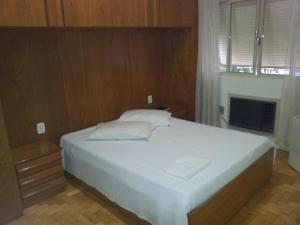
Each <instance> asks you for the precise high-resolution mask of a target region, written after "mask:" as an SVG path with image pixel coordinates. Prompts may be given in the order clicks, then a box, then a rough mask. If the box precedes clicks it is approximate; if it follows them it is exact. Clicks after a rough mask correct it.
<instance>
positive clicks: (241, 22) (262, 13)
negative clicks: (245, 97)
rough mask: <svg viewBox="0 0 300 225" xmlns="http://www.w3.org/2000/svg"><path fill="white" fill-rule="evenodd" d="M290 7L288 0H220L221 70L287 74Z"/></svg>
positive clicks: (288, 69)
mask: <svg viewBox="0 0 300 225" xmlns="http://www.w3.org/2000/svg"><path fill="white" fill-rule="evenodd" d="M291 7H292V2H291V0H227V1H226V0H221V6H220V10H221V12H220V30H219V52H220V61H221V70H222V71H227V72H238V73H250V74H256V75H260V74H271V75H272V74H276V75H289V74H290V62H289V60H288V55H289V40H290V23H291V21H290V19H291V17H290V16H289V13H290V10H291ZM298 70H299V72H298V74H299V75H300V68H299V69H298Z"/></svg>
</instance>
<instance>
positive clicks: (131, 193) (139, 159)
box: [61, 119, 273, 225]
mask: <svg viewBox="0 0 300 225" xmlns="http://www.w3.org/2000/svg"><path fill="white" fill-rule="evenodd" d="M94 129H95V128H94V127H93V128H89V129H85V130H82V131H79V132H74V133H71V134H67V135H64V136H63V137H62V139H61V146H62V149H63V150H62V155H63V164H64V168H65V170H66V171H68V172H69V173H71V174H73V175H74V176H76V177H77V178H79V179H81V180H83V181H84V182H86V183H87V184H89V185H90V186H93V187H95V188H96V189H98V190H99V191H100V192H101V193H102V194H104V195H105V196H106V197H108V198H109V199H110V200H112V201H114V202H116V203H117V204H118V205H120V206H121V207H123V208H125V209H127V210H129V211H131V212H134V213H135V214H136V215H138V216H139V217H140V218H143V219H145V220H147V221H149V222H150V223H151V224H152V225H187V224H188V220H187V214H188V213H189V212H190V211H192V210H194V209H195V208H197V207H199V206H201V205H202V204H203V203H204V202H205V201H206V200H208V199H209V198H210V197H211V196H212V195H213V194H215V193H216V192H217V191H218V190H220V189H221V188H222V187H223V186H225V185H226V184H227V183H229V182H230V181H231V180H232V179H234V178H235V177H236V176H238V175H239V174H240V173H241V172H242V171H244V170H245V169H246V168H247V167H249V166H250V165H251V164H252V163H254V162H255V161H256V160H257V159H258V158H259V157H261V156H262V155H263V154H264V153H265V152H266V151H267V150H269V149H270V148H271V147H273V144H272V143H271V142H270V141H269V140H268V139H267V138H265V137H262V136H257V135H253V134H247V133H242V132H238V131H230V130H225V129H219V128H214V127H209V126H204V125H200V124H196V123H192V122H187V121H183V120H179V119H172V125H171V127H169V128H167V127H166V128H157V129H156V130H155V131H154V132H153V134H152V137H151V138H150V141H119V142H118V141H102V142H101V141H87V136H88V134H90V132H91V131H93V130H94ZM190 155H192V156H195V157H199V158H203V159H207V160H210V164H209V166H208V167H207V168H205V169H203V170H202V171H200V172H199V173H198V174H196V175H195V176H194V177H192V178H191V179H189V180H187V181H186V180H181V179H178V178H176V177H174V176H171V175H168V174H167V173H166V172H165V170H166V169H167V168H169V167H170V165H172V162H174V161H175V160H176V159H179V158H184V157H187V156H190Z"/></svg>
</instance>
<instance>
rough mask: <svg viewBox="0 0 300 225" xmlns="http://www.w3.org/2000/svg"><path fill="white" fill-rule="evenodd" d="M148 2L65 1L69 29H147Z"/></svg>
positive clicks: (131, 0)
mask: <svg viewBox="0 0 300 225" xmlns="http://www.w3.org/2000/svg"><path fill="white" fill-rule="evenodd" d="M147 2H148V0H85V1H82V0H63V11H64V18H65V26H67V27H145V26H147V25H148V24H147V23H148V4H147Z"/></svg>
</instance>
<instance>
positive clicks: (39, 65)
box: [0, 1, 198, 148]
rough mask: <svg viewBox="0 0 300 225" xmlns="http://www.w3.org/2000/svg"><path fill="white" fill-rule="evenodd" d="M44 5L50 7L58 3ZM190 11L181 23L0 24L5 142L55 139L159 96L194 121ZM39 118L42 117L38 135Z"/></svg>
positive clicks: (0, 86) (0, 88) (194, 50)
mask: <svg viewBox="0 0 300 225" xmlns="http://www.w3.org/2000/svg"><path fill="white" fill-rule="evenodd" d="M46 3H47V6H48V7H47V9H48V13H49V12H50V11H51V10H50V8H51V7H53V8H56V7H55V6H57V4H59V1H51V7H49V1H48V2H47V1H46ZM149 3H151V1H147V5H149ZM194 3H195V7H196V1H195V2H194ZM151 4H154V3H153V2H152V3H151ZM151 4H150V5H151ZM153 7H154V6H153ZM172 7H174V6H172ZM54 11H55V10H54ZM147 13H148V15H149V13H150V11H149V12H148V10H147ZM195 13H196V12H195ZM150 14H151V13H150ZM192 16H193V26H192V28H184V29H178V28H174V29H173V28H172V29H162V28H160V29H158V28H147V29H141V28H139V29H138V28H130V29H120V28H118V29H112V28H105V29H71V30H63V29H59V30H46V29H45V30H3V29H2V30H0V48H1V52H0V56H1V58H2V60H0V74H1V76H0V97H1V99H2V100H3V106H4V114H5V117H6V123H7V128H8V134H9V140H10V143H11V145H12V147H14V148H15V147H18V146H22V145H26V144H30V143H33V142H37V141H42V140H46V141H47V140H50V141H55V142H58V140H59V138H60V137H61V135H62V134H65V133H68V132H71V131H74V130H78V129H82V128H86V127H88V126H92V125H95V124H97V123H99V122H102V121H107V120H112V119H115V118H117V117H118V116H119V115H120V114H121V113H122V112H124V111H125V110H127V109H133V108H148V107H155V106H157V105H158V104H160V103H162V102H172V103H178V104H183V105H185V106H186V108H187V118H188V119H189V120H194V110H195V107H194V103H195V80H196V65H197V63H196V62H197V30H198V29H197V15H192ZM57 23H58V24H60V22H57V21H56V22H55V21H54V22H53V26H56V25H55V24H57ZM58 26H59V25H58ZM148 95H152V96H153V99H154V102H153V104H152V105H148V104H147V96H148ZM38 122H45V125H46V133H45V134H43V135H38V134H37V132H36V124H37V123H38Z"/></svg>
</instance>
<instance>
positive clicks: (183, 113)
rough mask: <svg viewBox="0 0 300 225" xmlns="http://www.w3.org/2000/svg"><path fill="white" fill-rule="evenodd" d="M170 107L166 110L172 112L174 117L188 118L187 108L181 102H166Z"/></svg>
mask: <svg viewBox="0 0 300 225" xmlns="http://www.w3.org/2000/svg"><path fill="white" fill-rule="evenodd" d="M164 106H166V107H168V108H167V109H166V110H167V111H168V112H170V113H172V117H175V118H178V119H183V120H187V110H186V108H185V106H184V105H181V104H164Z"/></svg>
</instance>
